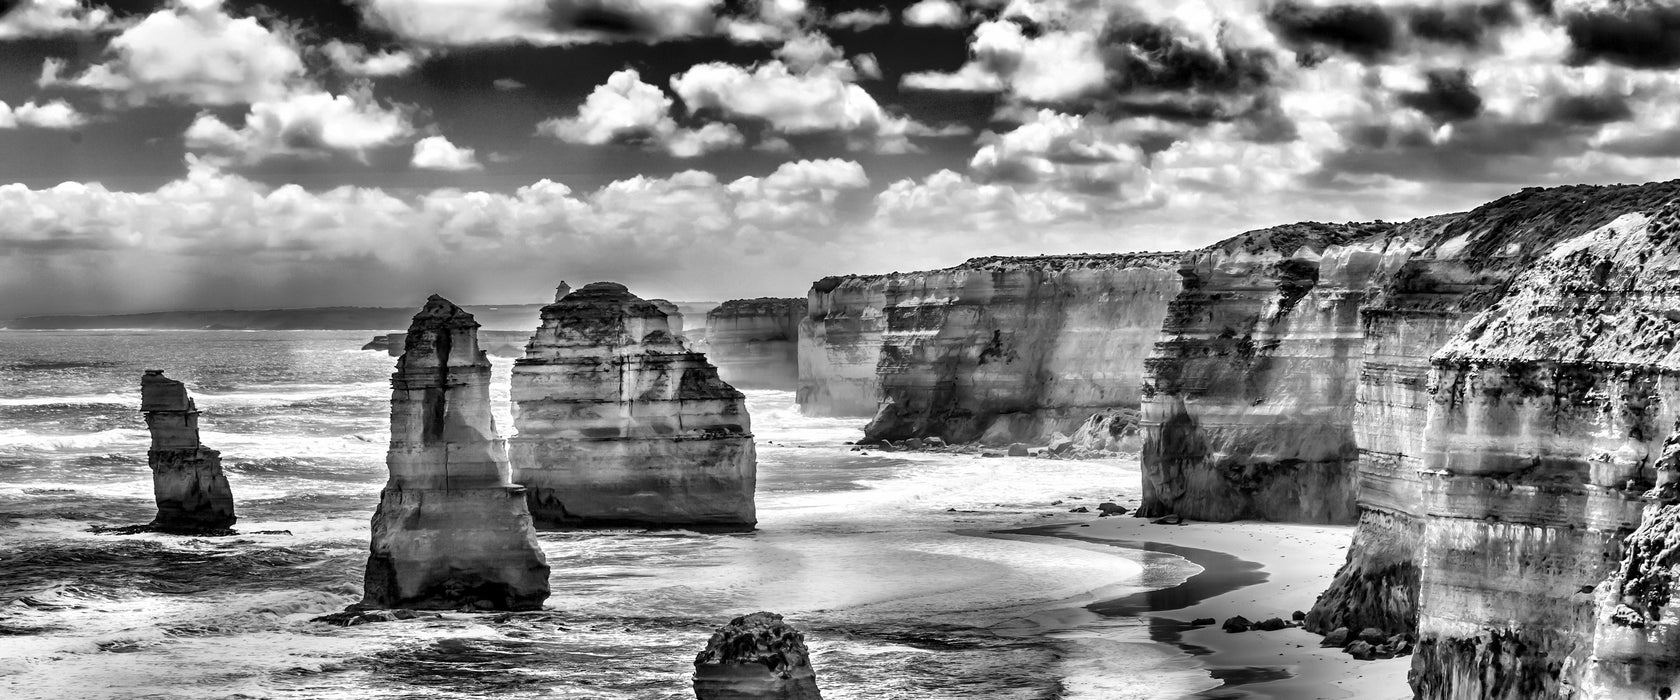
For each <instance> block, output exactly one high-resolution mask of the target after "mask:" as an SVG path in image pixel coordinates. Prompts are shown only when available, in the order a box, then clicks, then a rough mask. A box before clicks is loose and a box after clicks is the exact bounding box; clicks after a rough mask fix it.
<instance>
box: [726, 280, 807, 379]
mask: <svg viewBox="0 0 1680 700" xmlns="http://www.w3.org/2000/svg"><path fill="white" fill-rule="evenodd" d="M806 303H807V300H806V299H774V298H769V297H763V298H759V299H733V300H730V301H726V302H723V303H722V304H721V305H719V306H718V307H717V308H715V309H712V310H711V311H709V312H707V313H706V357H707V359H709V360H711V362H712V364H713V365H716V366H717V370H718V376H719V377H722V378H723V380H724V381H726V382H729V383H730V384H731V385H734V386H736V387H740V388H744V389H782V390H787V391H792V390H794V389H796V388H797V387H798V385H799V322H800V320H801V319H803V318H805V305H806Z"/></svg>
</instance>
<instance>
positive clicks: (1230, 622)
mask: <svg viewBox="0 0 1680 700" xmlns="http://www.w3.org/2000/svg"><path fill="white" fill-rule="evenodd" d="M1219 628H1220V629H1223V630H1225V631H1226V632H1230V633H1236V632H1247V631H1249V630H1251V629H1254V623H1253V622H1250V621H1249V619H1248V618H1246V617H1243V616H1241V615H1237V616H1234V617H1229V618H1226V619H1225V622H1224V624H1221V625H1220V626H1219Z"/></svg>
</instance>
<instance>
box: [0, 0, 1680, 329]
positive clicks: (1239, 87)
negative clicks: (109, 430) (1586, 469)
mask: <svg viewBox="0 0 1680 700" xmlns="http://www.w3.org/2000/svg"><path fill="white" fill-rule="evenodd" d="M1677 68H1680V0H1503V1H1498V0H1466V1H1453V0H1447V1H1442V0H1405V1H1398V0H1374V1H1370V2H1338V1H1336V0H919V1H916V2H897V3H885V4H882V3H879V2H855V1H849V0H848V1H843V2H817V1H816V0H272V1H262V0H258V1H247V0H172V1H167V2H158V1H141V0H118V1H115V2H83V1H79V0H0V317H8V316H16V315H24V314H32V313H118V312H132V311H152V310H168V309H214V308H280V307H306V306H326V305H367V306H404V305H416V306H417V305H418V304H419V303H420V301H422V300H423V299H424V298H425V296H426V295H427V294H429V293H433V292H437V293H442V294H444V295H445V296H449V297H450V298H452V299H454V300H455V301H457V302H459V303H531V302H542V301H546V300H547V296H548V295H549V293H550V290H552V289H553V288H554V286H555V284H557V283H558V282H559V281H560V280H566V281H568V282H570V283H572V284H573V285H574V286H581V284H583V283H587V282H591V281H599V280H612V281H617V282H622V283H624V284H626V285H628V286H630V288H631V289H632V290H633V291H635V292H637V293H638V294H640V295H641V296H643V297H648V298H652V297H664V298H670V299H685V300H723V299H729V298H738V297H755V296H801V295H803V294H804V293H805V292H806V290H808V289H809V287H810V284H811V282H812V281H814V280H816V279H819V278H821V277H824V276H828V275H835V274H852V273H882V272H890V271H908V270H919V269H932V268H938V267H944V266H949V265H953V264H956V263H959V262H961V261H962V260H964V259H966V258H969V257H974V256H982V255H1034V254H1052V253H1077V252H1093V253H1097V252H1127V251H1145V250H1181V249H1189V248H1194V247H1199V246H1202V245H1206V244H1209V243H1212V242H1214V241H1218V240H1220V239H1223V238H1227V237H1229V236H1232V235H1235V234H1237V233H1240V232H1242V231H1245V230H1251V229H1255V228H1261V227H1266V226H1272V225H1277V224H1282V223H1289V222H1295V221H1306V220H1314V221H1353V220H1361V221H1363V220H1376V219H1383V220H1391V221H1392V220H1403V219H1408V218H1412V217H1416V216H1422V215H1427V214H1435V213H1442V212H1448V211H1459V210H1464V209H1468V208H1471V207H1474V206H1475V205H1477V204H1479V203H1481V202H1484V201H1488V200H1491V199H1494V198H1497V197H1499V196H1502V195H1505V194H1509V193H1511V192H1515V191H1517V190H1520V189H1522V188H1524V187H1531V186H1549V185H1560V184H1570V183H1616V182H1645V181H1652V180H1666V179H1672V178H1675V177H1680V167H1677V166H1680V73H1677V72H1676V69H1677Z"/></svg>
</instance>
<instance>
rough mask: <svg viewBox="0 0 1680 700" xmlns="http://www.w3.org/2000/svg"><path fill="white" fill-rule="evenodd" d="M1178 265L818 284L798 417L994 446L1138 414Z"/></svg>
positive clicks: (969, 271) (806, 328)
mask: <svg viewBox="0 0 1680 700" xmlns="http://www.w3.org/2000/svg"><path fill="white" fill-rule="evenodd" d="M1178 258H1179V254H1177V253H1165V254H1152V253H1140V254H1123V255H1063V256H1047V257H1036V258H976V259H973V260H969V261H967V262H965V263H963V264H962V265H958V266H956V267H952V268H947V269H943V270H932V271H928V272H914V273H894V274H891V275H875V276H856V277H834V278H827V279H824V280H821V281H819V282H817V284H816V285H814V286H813V287H812V289H811V294H810V309H809V313H808V315H807V319H806V322H805V323H804V324H803V325H802V327H801V335H800V360H799V361H800V390H799V400H800V405H801V407H802V409H803V410H805V411H806V412H807V413H815V414H819V415H868V416H872V417H873V420H872V421H871V422H870V423H869V426H868V427H867V428H866V429H865V432H866V435H867V437H868V438H869V439H872V440H900V439H904V438H909V437H929V436H935V437H941V438H944V439H946V440H950V441H952V442H970V441H975V440H979V441H982V442H985V443H988V444H998V445H1007V444H1009V443H1011V442H1026V443H1032V444H1044V443H1045V442H1046V441H1047V440H1048V438H1049V437H1050V436H1051V435H1052V434H1053V433H1055V432H1063V433H1073V432H1074V431H1075V430H1076V429H1077V428H1078V427H1079V425H1080V424H1081V423H1082V422H1084V421H1085V420H1086V419H1087V418H1089V417H1090V416H1091V415H1092V414H1093V413H1096V412H1098V411H1101V410H1103V409H1108V408H1132V409H1136V408H1137V406H1138V403H1139V387H1140V381H1141V379H1142V376H1143V361H1144V359H1145V358H1146V357H1147V356H1148V354H1149V350H1150V348H1151V347H1152V346H1153V344H1154V340H1155V337H1156V334H1157V332H1158V331H1159V329H1160V325H1161V320H1162V318H1163V316H1164V314H1165V313H1166V305H1167V302H1168V301H1169V300H1171V299H1172V298H1173V297H1174V296H1175V295H1176V294H1177V293H1178V285H1179V282H1178V275H1177V274H1175V273H1174V270H1175V269H1176V268H1177V261H1178Z"/></svg>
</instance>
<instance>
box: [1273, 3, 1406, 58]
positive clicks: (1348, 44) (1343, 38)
mask: <svg viewBox="0 0 1680 700" xmlns="http://www.w3.org/2000/svg"><path fill="white" fill-rule="evenodd" d="M1266 21H1267V22H1268V23H1269V24H1271V26H1272V29H1273V30H1274V31H1276V32H1277V33H1278V36H1279V37H1281V38H1282V39H1283V40H1284V41H1285V42H1287V43H1289V44H1291V45H1292V46H1295V47H1298V48H1305V49H1309V50H1311V49H1317V48H1327V49H1334V50H1338V51H1342V52H1344V53H1348V54H1352V55H1354V56H1358V57H1360V58H1361V59H1364V60H1367V61H1370V60H1376V59H1378V58H1381V57H1382V56H1384V55H1386V54H1388V53H1390V52H1392V51H1393V50H1394V49H1395V47H1396V46H1398V45H1399V41H1400V26H1399V23H1398V22H1396V21H1395V19H1394V17H1391V16H1389V15H1388V14H1387V13H1385V12H1383V11H1382V8H1378V7H1372V6H1369V5H1329V6H1323V7H1315V6H1310V5H1303V4H1301V3H1299V2H1295V1H1294V0H1284V2H1280V3H1278V4H1276V5H1273V6H1272V7H1271V9H1270V10H1268V11H1267V12H1266Z"/></svg>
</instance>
